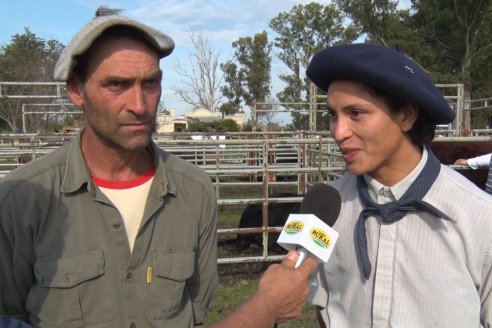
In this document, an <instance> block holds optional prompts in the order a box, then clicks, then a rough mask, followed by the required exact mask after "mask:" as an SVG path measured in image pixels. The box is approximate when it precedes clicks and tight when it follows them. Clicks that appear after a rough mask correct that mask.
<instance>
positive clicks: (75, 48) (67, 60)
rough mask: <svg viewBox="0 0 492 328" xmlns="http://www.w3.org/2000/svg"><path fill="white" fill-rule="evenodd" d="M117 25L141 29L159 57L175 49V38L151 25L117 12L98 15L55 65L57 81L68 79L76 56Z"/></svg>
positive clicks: (71, 42) (76, 35)
mask: <svg viewBox="0 0 492 328" xmlns="http://www.w3.org/2000/svg"><path fill="white" fill-rule="evenodd" d="M116 25H122V26H130V27H133V28H135V29H137V30H139V31H141V32H142V33H143V34H144V35H145V36H146V39H147V40H148V41H149V42H150V43H151V44H152V45H153V46H154V47H155V49H156V50H157V53H158V55H159V58H163V57H166V56H168V55H169V54H171V52H172V51H173V50H174V41H173V39H172V38H171V37H170V36H168V35H166V34H164V33H162V32H160V31H158V30H156V29H154V28H152V27H150V26H147V25H144V24H142V23H139V22H137V21H134V20H132V19H129V18H127V17H124V16H120V15H115V14H112V15H105V16H97V17H94V18H93V19H92V20H91V21H90V22H89V23H87V24H86V25H85V26H84V27H82V29H81V30H80V31H79V32H78V33H77V34H75V36H74V37H73V38H72V40H70V42H69V43H68V45H67V46H66V47H65V49H63V51H62V53H61V55H60V58H59V59H58V62H57V63H56V66H55V71H54V78H55V81H62V82H63V81H67V80H68V79H69V78H70V76H71V75H72V70H73V68H74V67H75V65H76V64H77V58H76V57H77V56H80V55H82V54H84V53H85V52H86V51H87V49H89V48H90V46H91V45H92V43H93V42H94V41H95V40H96V39H97V38H98V37H99V36H100V35H101V34H102V33H103V32H104V31H105V30H107V29H108V28H109V27H111V26H116Z"/></svg>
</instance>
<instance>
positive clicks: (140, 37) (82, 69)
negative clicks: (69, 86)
mask: <svg viewBox="0 0 492 328" xmlns="http://www.w3.org/2000/svg"><path fill="white" fill-rule="evenodd" d="M123 38H130V39H134V40H137V41H139V42H143V43H145V44H147V46H148V47H149V48H150V49H155V47H154V46H153V45H152V44H151V43H150V42H149V41H148V40H147V39H146V36H145V34H144V33H143V32H141V31H139V30H138V29H136V28H134V27H131V26H124V25H115V26H111V27H109V28H108V29H106V30H105V31H104V32H103V33H101V35H100V36H98V37H97V39H96V40H94V42H93V43H92V44H91V46H90V47H89V49H87V51H86V52H84V53H83V54H82V55H80V56H77V64H76V65H75V67H74V68H73V74H76V75H77V76H78V77H79V78H80V79H81V80H82V82H85V81H86V80H87V73H88V72H87V70H88V67H89V62H90V61H91V60H92V58H93V55H94V51H93V50H94V49H95V48H96V45H97V44H99V43H103V42H104V41H106V40H108V39H123Z"/></svg>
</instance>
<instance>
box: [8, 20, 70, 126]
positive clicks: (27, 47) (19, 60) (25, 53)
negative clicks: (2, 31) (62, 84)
mask: <svg viewBox="0 0 492 328" xmlns="http://www.w3.org/2000/svg"><path fill="white" fill-rule="evenodd" d="M62 50H63V45H62V44H61V43H60V42H58V41H56V40H48V41H45V40H43V39H41V38H39V37H37V36H36V34H34V33H32V32H31V31H30V30H29V29H28V28H25V29H24V34H16V35H14V36H13V37H12V39H11V42H10V43H9V44H7V45H5V46H2V47H1V48H0V81H4V82H47V81H53V77H52V76H53V70H54V66H55V64H56V61H57V60H58V57H59V56H60V53H61V51H62ZM11 88H12V87H11ZM15 88H16V89H15V94H17V95H36V94H42V93H46V89H45V88H44V87H43V86H16V87H15ZM3 91H4V92H5V91H6V90H5V89H4V90H3ZM5 94H7V93H5ZM29 102H32V100H28V99H1V100H0V119H2V120H3V121H5V122H6V123H7V124H8V125H9V127H10V128H11V129H12V131H16V130H18V129H19V127H20V123H21V119H22V113H21V106H22V103H29Z"/></svg>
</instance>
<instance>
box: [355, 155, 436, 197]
mask: <svg viewBox="0 0 492 328" xmlns="http://www.w3.org/2000/svg"><path fill="white" fill-rule="evenodd" d="M427 157H428V151H427V148H426V147H424V150H423V152H422V158H421V159H420V162H419V163H418V164H417V166H416V167H415V168H414V169H413V170H412V171H411V172H410V173H409V174H408V175H407V176H406V177H405V178H403V179H402V180H400V181H399V182H397V183H396V184H395V185H393V186H391V187H388V186H385V185H383V184H382V183H380V182H379V181H377V180H376V179H374V178H373V177H371V176H370V175H369V174H364V175H363V177H364V180H365V181H366V183H367V186H368V187H369V194H370V195H371V198H372V199H373V200H375V199H378V198H379V197H378V195H383V196H384V197H386V198H391V199H392V200H394V201H396V200H398V199H400V198H401V197H402V196H403V195H404V194H405V192H406V191H407V190H408V188H410V186H411V185H412V183H413V182H414V181H415V179H416V178H417V177H418V175H419V174H420V172H422V170H423V169H424V166H425V163H426V162H427Z"/></svg>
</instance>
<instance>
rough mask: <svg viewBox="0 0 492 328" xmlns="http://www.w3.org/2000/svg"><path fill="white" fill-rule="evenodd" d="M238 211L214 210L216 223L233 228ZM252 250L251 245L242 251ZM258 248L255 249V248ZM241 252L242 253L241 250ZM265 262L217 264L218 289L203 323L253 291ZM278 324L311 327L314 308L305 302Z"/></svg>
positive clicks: (287, 327)
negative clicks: (292, 317) (297, 312)
mask: <svg viewBox="0 0 492 328" xmlns="http://www.w3.org/2000/svg"><path fill="white" fill-rule="evenodd" d="M240 216H241V211H232V212H230V211H223V212H219V214H218V219H217V220H218V226H219V227H220V228H235V227H237V226H238V224H239V219H240ZM234 237H235V235H226V236H221V238H226V239H228V238H234ZM252 251H254V247H251V249H249V250H247V251H246V252H252ZM258 251H259V250H258ZM234 255H235V256H237V254H234V253H231V252H230V251H228V250H226V249H224V248H221V247H219V256H221V257H228V256H234ZM243 255H245V254H243ZM267 266H268V263H263V262H262V263H241V264H239V265H238V264H221V265H219V276H220V280H219V281H220V283H219V290H218V293H217V298H216V299H215V302H214V304H213V306H212V308H211V309H210V311H209V312H208V313H207V316H206V317H205V322H204V327H209V326H211V325H212V324H214V323H216V322H218V321H220V320H221V319H222V318H224V317H225V316H226V315H228V314H229V313H231V312H233V311H234V310H235V309H237V308H238V307H239V306H240V305H241V304H243V303H244V302H245V301H246V300H247V299H248V298H249V297H250V296H251V294H253V292H254V291H255V289H256V287H257V284H258V280H259V278H260V276H261V274H262V273H263V272H264V271H265V270H266V268H267ZM278 327H279V328H301V327H302V328H311V327H313V328H315V327H319V325H318V321H317V319H316V309H315V307H314V306H312V305H310V304H307V305H306V306H305V307H304V310H303V313H302V316H301V317H300V318H299V319H296V320H291V321H289V322H285V323H281V324H279V325H278Z"/></svg>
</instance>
